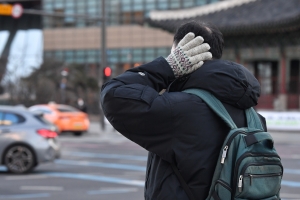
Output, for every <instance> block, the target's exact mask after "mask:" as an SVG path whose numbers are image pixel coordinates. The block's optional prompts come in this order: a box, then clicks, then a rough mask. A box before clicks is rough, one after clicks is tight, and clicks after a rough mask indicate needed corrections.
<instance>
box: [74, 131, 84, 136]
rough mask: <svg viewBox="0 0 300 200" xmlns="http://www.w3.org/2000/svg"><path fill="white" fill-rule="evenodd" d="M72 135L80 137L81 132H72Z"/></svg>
mask: <svg viewBox="0 0 300 200" xmlns="http://www.w3.org/2000/svg"><path fill="white" fill-rule="evenodd" d="M73 135H75V136H81V135H82V132H81V131H75V132H73Z"/></svg>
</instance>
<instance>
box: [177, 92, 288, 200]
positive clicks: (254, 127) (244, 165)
mask: <svg viewBox="0 0 300 200" xmlns="http://www.w3.org/2000/svg"><path fill="white" fill-rule="evenodd" d="M183 92H186V93H190V94H195V95H197V96H199V97H200V98H201V99H202V100H203V101H204V102H205V103H206V104H207V105H208V106H209V107H210V108H211V109H212V110H213V111H214V112H215V113H216V114H217V115H218V116H220V117H221V118H222V119H223V120H224V121H225V122H226V124H227V125H228V126H229V127H230V129H231V130H230V132H229V133H228V135H227V137H226V139H225V141H224V143H223V146H222V149H221V151H220V155H219V159H218V162H217V165H216V168H215V172H214V176H213V179H212V184H211V186H210V191H209V195H208V197H207V198H206V200H246V199H251V200H256V199H257V200H258V199H259V200H279V199H280V197H279V192H280V188H281V179H282V175H283V166H282V163H281V159H280V157H279V155H278V154H277V152H276V150H275V148H274V142H273V139H272V137H271V135H270V134H269V133H268V132H264V129H263V127H262V124H261V121H260V119H259V117H258V115H257V113H256V112H255V110H254V109H253V108H250V109H247V110H245V112H246V118H247V124H248V127H245V128H237V126H236V125H235V123H234V122H233V120H232V119H231V117H230V115H229V114H228V112H227V111H226V109H225V107H224V106H223V104H222V103H221V102H220V101H219V100H218V99H217V98H215V97H214V96H213V95H212V94H210V93H209V92H207V91H205V90H200V89H187V90H184V91H183ZM172 167H173V169H174V165H173V166H172ZM174 171H175V174H176V175H177V177H178V176H181V175H180V174H178V173H179V172H178V169H174ZM179 180H180V182H181V185H182V186H183V184H185V186H183V188H186V189H188V187H186V186H187V184H186V183H185V182H184V183H182V180H183V179H182V177H180V178H179ZM188 190H189V189H188ZM186 192H187V194H188V196H189V197H190V199H197V198H196V197H192V196H191V192H190V191H186Z"/></svg>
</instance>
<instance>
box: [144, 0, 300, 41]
mask: <svg viewBox="0 0 300 200" xmlns="http://www.w3.org/2000/svg"><path fill="white" fill-rule="evenodd" d="M191 20H195V21H201V22H208V23H211V24H214V25H216V26H217V27H218V28H219V29H220V30H221V31H222V32H223V34H224V36H233V35H247V34H253V33H254V34H261V33H278V32H290V31H294V30H299V29H300V0H228V1H220V2H217V3H213V4H208V5H204V6H199V7H195V8H189V9H182V10H171V11H170V10H169V11H152V12H151V13H150V18H149V24H150V25H152V26H154V27H159V28H162V29H165V30H167V31H170V32H175V31H176V29H177V28H178V26H180V25H181V24H183V23H186V22H188V21H191Z"/></svg>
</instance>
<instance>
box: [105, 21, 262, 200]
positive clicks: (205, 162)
mask: <svg viewBox="0 0 300 200" xmlns="http://www.w3.org/2000/svg"><path fill="white" fill-rule="evenodd" d="M199 36H202V37H203V39H204V41H205V42H206V43H207V44H208V45H209V46H210V47H211V48H210V50H209V53H211V55H212V59H210V57H209V55H208V54H207V52H206V50H207V48H203V49H202V50H201V51H196V50H195V49H193V48H194V45H191V46H192V47H190V48H191V49H189V48H188V50H187V48H186V44H188V43H194V40H196V38H199ZM187 38H188V39H187ZM200 43H201V42H200ZM207 44H205V43H203V44H202V43H201V45H207ZM197 45H198V47H200V46H201V45H199V43H198V44H197ZM223 46H224V40H223V35H222V33H221V32H220V31H219V30H218V29H217V28H215V27H214V26H212V25H208V24H202V23H197V22H195V21H192V22H189V23H186V24H184V25H182V26H180V27H179V28H178V30H177V32H176V33H175V35H174V42H173V46H172V50H171V53H170V55H169V56H168V57H167V58H163V57H159V58H157V59H155V60H153V61H152V62H150V63H147V64H144V65H141V66H139V67H136V68H132V69H130V70H127V71H126V72H124V73H123V74H121V75H119V76H117V77H115V78H113V79H112V80H110V81H109V82H107V83H106V84H105V85H103V87H102V90H101V104H102V107H103V111H104V113H105V116H106V117H107V119H108V120H109V122H110V123H111V124H112V125H113V127H114V128H115V129H116V130H117V131H119V132H120V133H121V134H122V135H124V136H125V137H127V138H128V139H129V140H131V141H133V142H135V143H137V144H138V145H140V146H141V147H143V148H145V149H146V150H148V151H149V154H148V161H147V168H146V178H145V191H144V197H145V199H146V200H150V199H151V200H154V199H155V200H162V199H172V200H175V199H180V200H185V199H188V196H187V194H186V193H185V191H184V189H183V187H182V186H181V184H180V181H179V180H178V178H177V176H176V174H175V173H174V171H173V169H172V167H171V163H172V164H174V165H175V166H176V167H177V168H178V169H179V172H180V173H181V175H182V177H183V178H184V180H185V182H186V183H187V185H188V186H189V188H190V190H191V192H192V193H193V196H195V197H196V198H197V199H199V200H202V199H205V198H206V197H207V195H208V192H209V188H210V185H211V181H212V176H213V173H214V169H215V166H216V163H217V159H218V156H219V152H220V150H221V146H222V144H223V141H224V139H225V137H226V134H227V133H228V131H229V128H228V127H227V125H226V124H225V123H224V122H223V120H221V119H220V118H219V117H218V116H217V115H216V114H215V113H214V112H213V111H212V110H211V109H210V108H209V107H208V106H207V105H206V104H205V103H204V102H203V101H202V100H201V98H199V97H198V96H196V95H192V94H188V93H185V92H181V91H183V90H185V89H188V88H200V89H204V90H207V91H209V92H211V93H212V94H214V95H215V96H216V97H217V98H218V99H219V100H220V101H221V102H222V103H223V104H224V106H225V108H226V109H227V111H228V112H229V114H230V115H231V117H232V118H233V120H234V122H235V123H236V125H237V126H238V127H245V126H246V125H247V123H246V117H245V113H244V109H247V108H250V107H252V106H255V105H256V104H257V100H258V97H259V95H260V85H259V82H258V81H257V79H256V78H255V77H254V76H253V75H252V74H251V73H250V72H249V71H248V70H247V69H246V68H245V67H243V66H242V65H239V64H237V63H234V62H230V61H226V60H221V59H220V58H221V56H222V52H223ZM202 47H203V46H202ZM191 52H193V53H191ZM182 53H183V54H185V55H186V56H185V59H188V60H192V62H186V60H185V59H183V61H184V62H178V60H179V61H180V60H181V59H182V58H181V57H180V55H182ZM195 54H196V56H198V58H201V59H202V60H201V59H200V60H197V62H195V61H194V60H195V58H193V57H192V59H190V58H191V57H189V56H191V55H194V56H195ZM203 54H204V55H203ZM203 61H204V64H203ZM202 64H203V65H202ZM187 68H188V70H187ZM163 89H166V91H165V92H164V93H160V91H162V90H163Z"/></svg>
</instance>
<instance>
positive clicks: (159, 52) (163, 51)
mask: <svg viewBox="0 0 300 200" xmlns="http://www.w3.org/2000/svg"><path fill="white" fill-rule="evenodd" d="M170 52H171V49H170V47H166V48H158V49H157V51H156V56H155V57H159V56H162V57H164V58H166V57H167V56H168V55H169V54H170Z"/></svg>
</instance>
